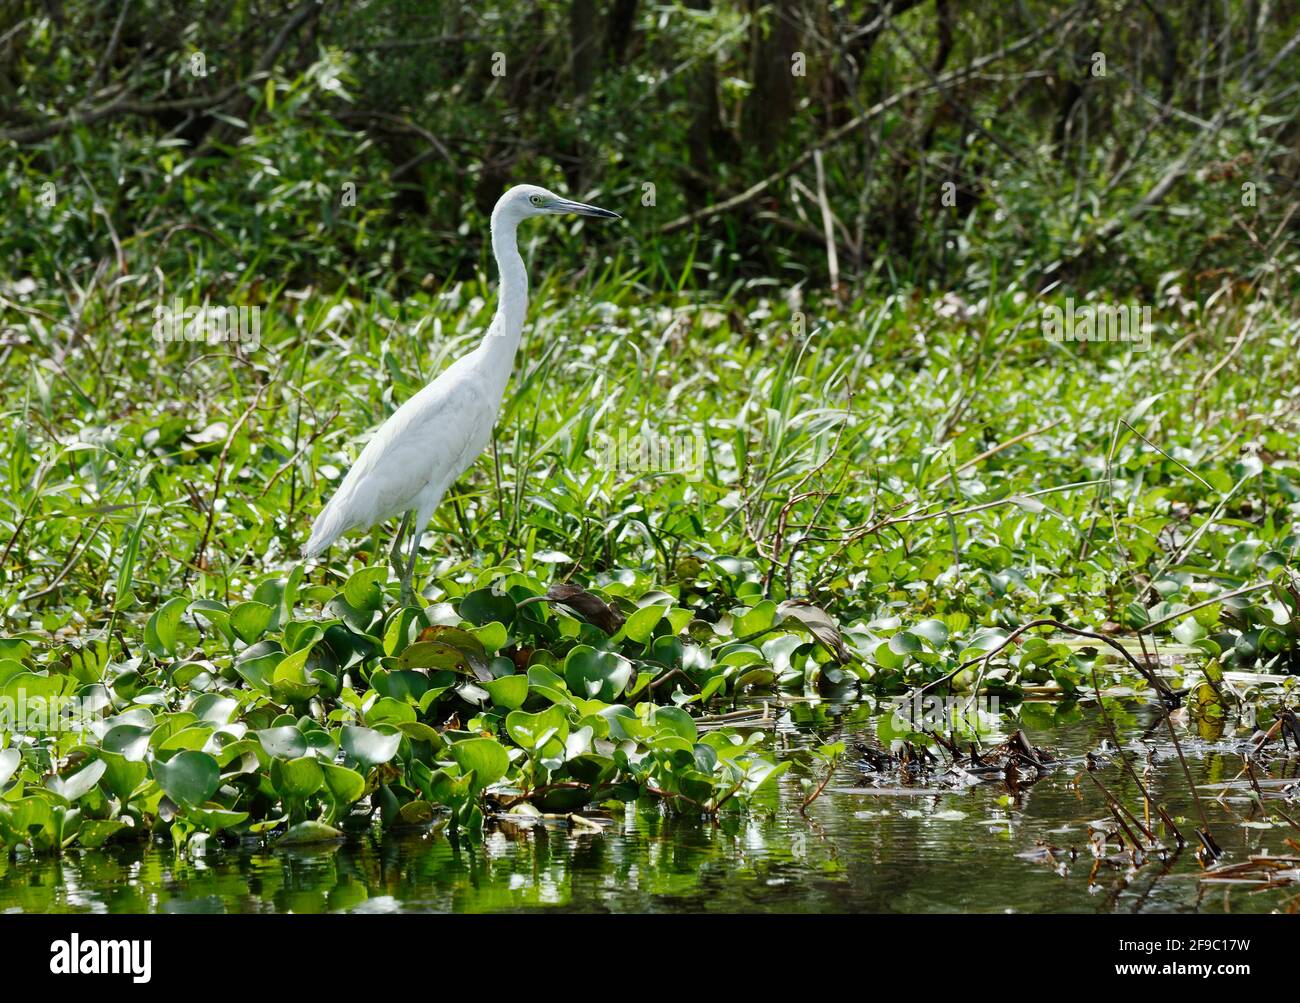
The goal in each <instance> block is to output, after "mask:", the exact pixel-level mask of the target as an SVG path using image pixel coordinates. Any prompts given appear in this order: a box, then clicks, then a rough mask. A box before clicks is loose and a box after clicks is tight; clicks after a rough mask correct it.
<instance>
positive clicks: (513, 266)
mask: <svg viewBox="0 0 1300 1003" xmlns="http://www.w3.org/2000/svg"><path fill="white" fill-rule="evenodd" d="M517 227H518V221H517V220H514V219H510V218H503V216H502V214H501V213H500V212H493V213H492V253H493V254H494V255H495V256H496V259H497V271H498V273H499V274H500V276H501V281H500V286H499V288H498V291H497V312H496V317H495V318H493V321H492V326H491V327H489V328H488V332H487V334H486V335H485V336H484V338H483V352H484V354H485V355H486V356H487V357H488V359H489V360H490V361H489V365H490V367H491V368H492V369H493V370H494V371H495V372H498V373H500V374H501V390H502V392H504V391H505V384H506V381H508V380H509V378H510V370H511V369H512V368H513V367H514V362H515V351H516V349H518V348H519V336H520V335H521V334H522V333H523V329H524V317H525V315H526V314H527V313H528V273H527V272H525V271H524V259H523V258H521V257H520V256H519V246H518V243H517V241H516V232H515V231H516V228H517Z"/></svg>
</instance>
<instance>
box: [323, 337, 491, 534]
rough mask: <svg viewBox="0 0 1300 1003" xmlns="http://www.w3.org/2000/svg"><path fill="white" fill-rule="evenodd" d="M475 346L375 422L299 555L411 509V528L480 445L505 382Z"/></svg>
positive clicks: (429, 513)
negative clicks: (374, 428)
mask: <svg viewBox="0 0 1300 1003" xmlns="http://www.w3.org/2000/svg"><path fill="white" fill-rule="evenodd" d="M488 361H489V358H488V355H487V353H485V352H484V351H483V350H482V349H478V350H476V351H474V352H471V353H470V354H469V355H466V356H464V357H462V358H460V359H457V360H456V361H455V362H454V363H452V364H451V365H450V366H448V367H447V369H446V370H444V371H443V373H442V374H441V375H440V376H438V378H437V379H435V380H434V381H433V382H432V383H430V384H429V385H428V386H427V387H425V388H424V389H423V390H421V391H420V392H419V393H418V394H416V395H415V396H414V397H412V398H411V399H410V400H408V401H407V402H406V403H405V404H403V405H402V406H401V407H399V408H398V409H397V410H396V411H395V412H393V415H392V416H391V417H390V418H389V419H388V420H387V421H386V422H384V424H383V425H382V426H381V427H380V429H379V431H378V432H376V433H375V435H374V437H373V438H371V440H370V441H369V442H368V443H366V447H365V448H364V449H363V450H362V451H361V455H360V456H358V457H357V461H356V463H354V464H353V465H352V469H351V470H349V471H348V473H347V476H346V477H344V478H343V483H342V484H340V485H339V488H338V491H337V492H335V494H334V497H333V498H331V499H330V502H329V504H328V505H326V506H325V508H324V509H323V510H322V511H321V513H320V515H319V516H317V518H316V522H315V523H314V524H313V526H312V532H311V539H309V540H308V541H307V546H306V547H305V548H304V551H303V553H304V554H305V555H306V556H307V557H315V556H316V555H318V554H320V553H322V552H323V551H324V550H325V549H326V548H327V547H329V546H330V544H332V543H333V542H334V541H335V540H337V539H338V538H339V537H340V536H342V535H344V534H345V533H348V532H350V531H352V530H355V529H361V530H366V529H369V528H370V527H371V526H374V525H375V524H377V523H381V522H386V521H387V520H389V519H392V518H395V517H397V516H400V515H402V514H403V513H405V512H414V513H415V514H416V518H417V520H419V521H418V522H417V526H418V530H417V531H422V530H423V528H424V523H426V522H427V521H428V519H429V518H430V517H431V516H432V515H433V511H434V509H436V508H437V507H438V503H439V502H440V501H441V500H442V496H443V495H444V494H445V493H446V491H447V489H448V488H449V487H451V485H452V484H454V483H455V481H456V478H458V477H459V476H460V475H461V474H463V473H464V472H465V471H466V470H467V469H468V468H469V467H470V466H471V465H472V464H473V463H474V461H475V460H476V459H477V458H478V456H479V454H481V453H482V452H483V450H484V449H485V448H487V445H488V443H489V442H490V441H491V439H492V426H493V425H494V424H495V422H496V416H497V411H498V410H499V409H500V407H501V395H502V392H503V391H504V389H505V388H504V385H503V384H502V385H499V384H500V383H501V381H500V380H499V379H496V378H495V377H496V375H497V374H495V373H488V372H484V368H485V363H486V362H488Z"/></svg>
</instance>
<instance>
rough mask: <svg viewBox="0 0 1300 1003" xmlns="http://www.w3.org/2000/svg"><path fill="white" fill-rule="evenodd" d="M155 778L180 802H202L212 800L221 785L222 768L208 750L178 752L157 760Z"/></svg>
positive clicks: (154, 768) (165, 790)
mask: <svg viewBox="0 0 1300 1003" xmlns="http://www.w3.org/2000/svg"><path fill="white" fill-rule="evenodd" d="M153 778H154V779H155V780H157V781H158V786H159V787H161V788H162V789H163V792H164V793H165V794H166V795H167V796H168V797H169V798H171V799H172V800H173V801H175V802H176V803H177V804H179V805H193V806H198V805H201V804H203V802H205V801H210V800H211V799H212V795H213V794H215V793H216V792H217V788H218V787H219V786H220V785H221V768H220V767H219V766H217V761H216V760H215V759H213V758H212V757H211V756H209V755H208V754H207V753H206V752H196V751H194V750H188V751H186V752H178V753H176V755H174V756H172V758H171V759H169V760H167V761H166V762H163V761H162V760H160V759H156V760H154V763H153Z"/></svg>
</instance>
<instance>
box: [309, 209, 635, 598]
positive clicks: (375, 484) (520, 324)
mask: <svg viewBox="0 0 1300 1003" xmlns="http://www.w3.org/2000/svg"><path fill="white" fill-rule="evenodd" d="M566 213H577V214H579V215H582V216H599V217H601V218H604V219H620V218H621V217H620V216H619V215H618V213H616V212H610V211H609V210H608V209H600V208H598V207H596V206H594V205H584V204H583V203H581V202H570V201H569V200H568V199H564V198H560V196H558V195H556V194H555V193H554V192H550V191H547V190H546V189H545V188H539V187H537V186H536V185H517V186H515V187H514V188H511V189H510V190H509V191H507V192H506V193H505V194H504V195H502V196H501V198H500V199H499V200H497V204H496V207H495V208H494V209H493V210H492V253H493V255H494V256H495V257H496V262H497V271H498V272H499V274H500V277H501V279H500V286H499V288H498V292H497V310H496V315H495V316H494V317H493V318H492V323H491V325H489V327H488V329H487V333H486V334H485V335H484V336H483V340H482V342H481V343H480V344H479V346H478V347H477V348H476V349H474V351H472V352H470V353H469V354H468V355H465V356H462V357H461V358H459V359H457V360H456V361H455V362H453V363H452V364H451V365H450V366H448V367H447V368H446V369H445V370H443V372H442V373H441V374H440V375H439V376H437V377H436V378H435V379H434V380H433V381H432V382H431V383H430V384H429V385H428V386H426V387H425V388H424V389H423V390H421V391H420V392H419V393H418V394H416V395H415V396H414V397H412V398H411V399H410V400H408V401H407V402H406V403H405V404H403V405H402V406H401V407H399V408H398V409H397V410H396V411H395V412H393V414H392V416H391V417H390V418H389V419H388V420H387V421H386V422H384V423H383V425H381V426H380V428H379V431H377V432H376V433H375V434H374V437H373V438H371V440H370V441H369V442H368V443H367V444H366V447H365V449H363V450H362V451H361V455H360V456H358V457H357V461H356V463H354V464H353V465H352V469H351V470H349V471H348V473H347V476H346V477H344V478H343V483H342V484H340V485H339V488H338V490H337V491H336V492H335V493H334V497H333V498H331V499H330V501H329V504H327V505H326V506H325V508H324V509H322V510H321V513H320V515H319V516H317V517H316V522H315V523H314V524H313V525H312V529H311V538H310V539H309V540H308V541H307V546H306V547H304V548H303V556H304V557H307V558H312V557H316V556H317V555H319V554H320V553H322V552H323V551H324V550H325V549H326V548H327V547H328V546H330V544H332V543H333V542H334V541H335V540H337V539H338V538H339V537H340V536H342V535H343V534H345V533H348V532H350V531H352V530H357V529H361V530H368V529H370V528H371V527H373V526H375V525H377V524H379V523H381V522H385V521H387V520H389V519H393V518H396V517H397V516H399V515H400V516H401V517H402V522H401V525H400V526H399V527H398V530H397V536H396V538H395V539H394V540H393V548H392V553H391V559H392V562H393V564H394V565H395V566H398V568H399V573H400V576H401V582H402V601H403V602H404V603H409V602H411V601H412V599H413V592H412V588H411V580H412V578H414V576H415V560H416V556H417V554H418V553H419V549H420V538H421V537H422V536H423V535H424V530H425V527H427V526H428V524H429V520H430V519H432V518H433V513H434V510H435V509H436V508H437V507H438V503H439V502H440V501H442V496H443V494H444V493H445V492H446V491H447V489H448V488H449V487H451V485H452V484H453V483H455V481H456V478H458V477H459V476H460V475H461V474H462V473H464V472H465V470H466V469H467V468H468V467H469V466H470V465H471V464H472V463H473V462H474V461H475V460H476V459H477V458H478V456H479V454H480V453H482V452H483V450H484V449H485V448H486V447H487V444H488V443H489V442H490V441H491V439H492V426H493V425H495V424H496V419H497V414H498V413H499V412H500V410H501V402H502V398H503V396H504V394H505V389H506V383H507V382H508V381H509V379H510V372H511V370H512V369H513V368H514V360H515V351H516V350H517V349H518V347H519V336H520V334H521V333H522V332H523V328H524V316H525V314H526V313H527V310H528V275H527V273H526V272H525V271H524V262H523V259H522V258H521V257H520V256H519V247H518V244H517V241H516V230H517V228H518V226H519V223H520V221H521V220H524V219H527V218H529V217H530V216H550V215H562V214H566ZM408 528H409V530H410V532H411V544H410V547H411V550H410V556H409V558H408V559H407V562H406V565H405V567H401V563H400V555H401V544H402V536H403V534H404V533H405V532H406V531H407V530H408Z"/></svg>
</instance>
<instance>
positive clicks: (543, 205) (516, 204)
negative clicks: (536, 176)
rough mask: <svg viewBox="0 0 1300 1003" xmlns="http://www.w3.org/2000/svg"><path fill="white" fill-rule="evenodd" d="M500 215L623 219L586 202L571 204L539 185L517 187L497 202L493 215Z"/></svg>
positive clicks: (519, 217)
mask: <svg viewBox="0 0 1300 1003" xmlns="http://www.w3.org/2000/svg"><path fill="white" fill-rule="evenodd" d="M498 213H500V214H503V215H508V216H510V217H513V218H514V219H516V220H520V219H527V218H528V217H530V216H563V215H567V214H569V213H576V214H577V215H579V216H597V217H599V218H601V219H622V217H621V216H619V214H618V213H616V212H610V211H609V210H608V209H601V208H600V207H599V206H594V205H587V204H586V203H584V202H571V201H569V200H568V199H566V198H560V196H558V195H556V194H555V192H552V191H547V190H546V189H545V188H540V187H538V186H537V185H515V187H513V188H511V189H510V190H509V191H508V192H506V193H505V194H504V195H502V196H501V200H500V201H499V202H497V205H496V209H495V210H494V211H493V215H494V216H495V215H497V214H498Z"/></svg>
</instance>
